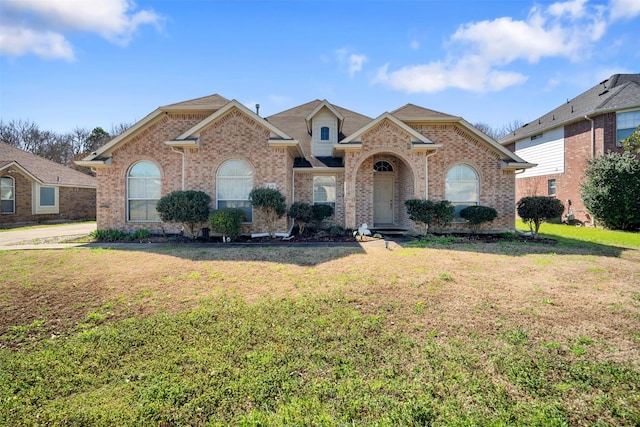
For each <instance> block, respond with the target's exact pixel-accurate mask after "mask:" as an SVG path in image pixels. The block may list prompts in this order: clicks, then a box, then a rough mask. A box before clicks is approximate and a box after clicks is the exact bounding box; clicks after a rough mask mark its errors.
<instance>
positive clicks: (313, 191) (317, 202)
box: [311, 175, 338, 215]
mask: <svg viewBox="0 0 640 427" xmlns="http://www.w3.org/2000/svg"><path fill="white" fill-rule="evenodd" d="M327 178H329V179H331V180H333V185H332V186H330V188H331V187H333V195H331V194H329V192H327V191H326V185H325V186H322V188H323V190H324V194H325V196H326V197H325V199H327V200H318V199H317V198H316V196H317V195H318V194H320V192H318V191H316V181H320V180H321V179H327ZM337 186H338V179H337V178H336V176H335V175H314V176H313V180H312V188H311V197H312V200H313V204H314V205H329V206H331V207H332V208H333V214H334V215H335V213H336V199H337ZM318 187H320V185H318ZM330 199H333V200H330Z"/></svg>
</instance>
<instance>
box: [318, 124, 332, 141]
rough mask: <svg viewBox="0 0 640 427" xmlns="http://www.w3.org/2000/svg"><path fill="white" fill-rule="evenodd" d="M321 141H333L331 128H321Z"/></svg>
mask: <svg viewBox="0 0 640 427" xmlns="http://www.w3.org/2000/svg"><path fill="white" fill-rule="evenodd" d="M325 130H326V134H325ZM325 136H326V138H325ZM320 141H321V142H328V141H331V127H329V126H321V127H320Z"/></svg>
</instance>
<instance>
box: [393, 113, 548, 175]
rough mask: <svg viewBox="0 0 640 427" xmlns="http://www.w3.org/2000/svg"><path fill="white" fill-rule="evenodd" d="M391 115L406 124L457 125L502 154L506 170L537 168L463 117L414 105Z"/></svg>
mask: <svg viewBox="0 0 640 427" xmlns="http://www.w3.org/2000/svg"><path fill="white" fill-rule="evenodd" d="M391 114H392V115H393V116H395V117H397V118H398V119H399V120H401V121H403V122H405V123H421V122H422V123H430V124H434V123H455V124H457V125H459V126H461V127H462V128H464V129H466V130H467V131H468V132H469V133H471V134H472V135H474V136H476V137H477V138H478V139H479V140H480V141H482V142H484V143H485V144H486V145H488V146H489V147H491V148H492V149H493V150H495V151H496V152H498V153H500V154H501V158H502V160H503V162H504V164H503V167H504V168H505V169H526V168H532V167H534V166H536V165H535V164H532V163H528V162H526V161H525V160H523V159H521V158H520V157H518V156H517V155H516V154H515V153H513V152H511V151H510V150H507V149H506V148H505V147H503V146H502V145H500V144H499V143H498V141H496V140H495V139H493V138H491V137H490V136H488V135H486V134H485V133H484V132H481V131H480V130H478V128H476V127H475V126H473V125H472V124H471V123H469V122H467V121H466V120H465V119H463V118H462V117H458V116H452V115H450V114H446V113H441V112H440V111H436V110H430V109H428V108H424V107H420V106H418V105H414V104H407V105H405V106H404V107H400V108H398V109H397V110H394V111H393V112H391Z"/></svg>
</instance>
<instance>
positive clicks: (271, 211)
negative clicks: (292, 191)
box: [249, 188, 287, 237]
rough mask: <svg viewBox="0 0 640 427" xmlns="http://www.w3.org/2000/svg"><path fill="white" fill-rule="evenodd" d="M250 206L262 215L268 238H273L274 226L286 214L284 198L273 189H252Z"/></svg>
mask: <svg viewBox="0 0 640 427" xmlns="http://www.w3.org/2000/svg"><path fill="white" fill-rule="evenodd" d="M249 200H251V206H253V207H254V208H256V209H257V210H258V211H260V212H261V213H262V215H264V217H265V220H266V222H267V232H268V233H269V236H271V237H275V234H276V224H277V222H278V219H279V218H282V217H283V216H284V214H285V213H286V212H287V205H286V203H285V201H286V198H285V196H284V195H282V193H280V192H279V191H278V190H275V189H273V188H254V189H253V190H251V193H249Z"/></svg>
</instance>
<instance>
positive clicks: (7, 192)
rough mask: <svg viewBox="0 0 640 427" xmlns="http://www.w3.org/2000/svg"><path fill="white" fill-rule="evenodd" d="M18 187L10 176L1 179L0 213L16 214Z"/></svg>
mask: <svg viewBox="0 0 640 427" xmlns="http://www.w3.org/2000/svg"><path fill="white" fill-rule="evenodd" d="M15 189H16V186H15V181H14V179H13V178H12V177H10V176H3V177H2V178H1V179H0V196H1V199H2V206H1V208H0V212H1V213H3V214H12V213H16V191H15Z"/></svg>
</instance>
